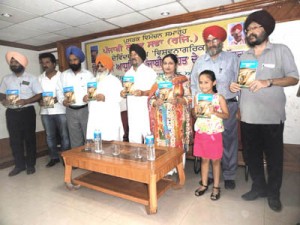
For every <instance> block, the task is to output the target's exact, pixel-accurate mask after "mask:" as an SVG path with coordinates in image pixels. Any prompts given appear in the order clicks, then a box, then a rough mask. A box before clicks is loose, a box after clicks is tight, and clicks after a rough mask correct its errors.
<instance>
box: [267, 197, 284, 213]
mask: <svg viewBox="0 0 300 225" xmlns="http://www.w3.org/2000/svg"><path fill="white" fill-rule="evenodd" d="M268 204H269V207H270V209H272V210H273V211H275V212H280V211H281V209H282V205H281V202H280V199H279V198H271V197H269V198H268Z"/></svg>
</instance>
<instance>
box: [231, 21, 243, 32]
mask: <svg viewBox="0 0 300 225" xmlns="http://www.w3.org/2000/svg"><path fill="white" fill-rule="evenodd" d="M236 30H239V31H242V30H243V27H242V24H240V23H238V24H236V25H234V26H233V27H232V28H231V30H230V33H233V32H235V31H236Z"/></svg>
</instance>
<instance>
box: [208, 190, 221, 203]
mask: <svg viewBox="0 0 300 225" xmlns="http://www.w3.org/2000/svg"><path fill="white" fill-rule="evenodd" d="M213 189H216V190H218V192H217V193H215V192H214V191H213V192H212V193H211V195H210V199H211V200H213V201H217V200H218V199H219V198H220V197H221V189H220V187H213Z"/></svg>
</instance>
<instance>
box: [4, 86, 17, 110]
mask: <svg viewBox="0 0 300 225" xmlns="http://www.w3.org/2000/svg"><path fill="white" fill-rule="evenodd" d="M19 93H20V92H19V90H6V100H7V102H8V105H7V106H8V107H9V108H18V105H17V101H18V100H19V99H20V94H19Z"/></svg>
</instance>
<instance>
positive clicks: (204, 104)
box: [195, 94, 213, 118]
mask: <svg viewBox="0 0 300 225" xmlns="http://www.w3.org/2000/svg"><path fill="white" fill-rule="evenodd" d="M212 100H213V95H212V94H198V95H197V106H196V107H195V108H196V116H197V117H200V118H210V117H211V113H210V108H211V106H212Z"/></svg>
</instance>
